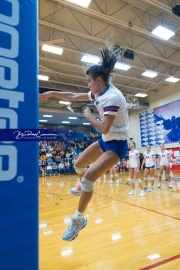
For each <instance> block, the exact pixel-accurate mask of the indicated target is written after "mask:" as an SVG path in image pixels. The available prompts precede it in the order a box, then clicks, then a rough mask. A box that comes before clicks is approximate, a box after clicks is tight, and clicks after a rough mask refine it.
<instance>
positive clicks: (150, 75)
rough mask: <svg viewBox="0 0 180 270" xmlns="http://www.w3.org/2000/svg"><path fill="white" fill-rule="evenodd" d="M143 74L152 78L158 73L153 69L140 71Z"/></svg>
mask: <svg viewBox="0 0 180 270" xmlns="http://www.w3.org/2000/svg"><path fill="white" fill-rule="evenodd" d="M142 75H143V76H146V77H149V78H154V77H156V76H157V75H158V74H157V72H155V71H151V70H147V71H145V72H144V73H142Z"/></svg>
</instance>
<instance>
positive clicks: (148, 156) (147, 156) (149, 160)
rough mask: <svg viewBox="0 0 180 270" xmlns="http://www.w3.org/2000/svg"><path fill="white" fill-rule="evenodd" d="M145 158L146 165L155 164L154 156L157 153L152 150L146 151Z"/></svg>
mask: <svg viewBox="0 0 180 270" xmlns="http://www.w3.org/2000/svg"><path fill="white" fill-rule="evenodd" d="M143 156H144V158H145V159H146V161H145V166H146V167H152V166H154V165H155V163H154V160H153V159H154V158H155V157H156V155H155V153H154V152H153V151H151V152H150V153H147V152H144V155H143Z"/></svg>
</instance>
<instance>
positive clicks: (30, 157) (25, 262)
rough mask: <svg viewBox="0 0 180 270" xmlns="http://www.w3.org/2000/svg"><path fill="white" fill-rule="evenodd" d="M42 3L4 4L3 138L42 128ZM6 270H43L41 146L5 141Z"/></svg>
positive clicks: (0, 241)
mask: <svg viewBox="0 0 180 270" xmlns="http://www.w3.org/2000/svg"><path fill="white" fill-rule="evenodd" d="M37 4H38V1H36V0H29V1H28V0H19V1H18V0H0V132H1V130H2V129H19V128H21V129H29V128H34V129H36V128H37V127H38V83H37V74H38V57H37V55H38V54H37V50H38V43H37V38H38V16H37ZM0 219H1V221H0V258H1V260H0V269H1V270H10V269H14V270H16V269H18V270H36V269H38V143H37V142H35V141H32V142H29V143H27V142H24V141H21V142H19V141H13V140H10V141H3V140H1V141H0Z"/></svg>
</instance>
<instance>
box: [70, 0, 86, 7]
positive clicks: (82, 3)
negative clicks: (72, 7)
mask: <svg viewBox="0 0 180 270" xmlns="http://www.w3.org/2000/svg"><path fill="white" fill-rule="evenodd" d="M66 1H67V2H70V3H73V4H76V5H78V6H81V7H85V8H88V7H89V5H90V3H91V0H80V1H79V0H66Z"/></svg>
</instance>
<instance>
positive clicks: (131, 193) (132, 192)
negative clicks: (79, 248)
mask: <svg viewBox="0 0 180 270" xmlns="http://www.w3.org/2000/svg"><path fill="white" fill-rule="evenodd" d="M135 194H136V191H135V190H133V189H132V190H131V191H130V192H129V193H128V195H135Z"/></svg>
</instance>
